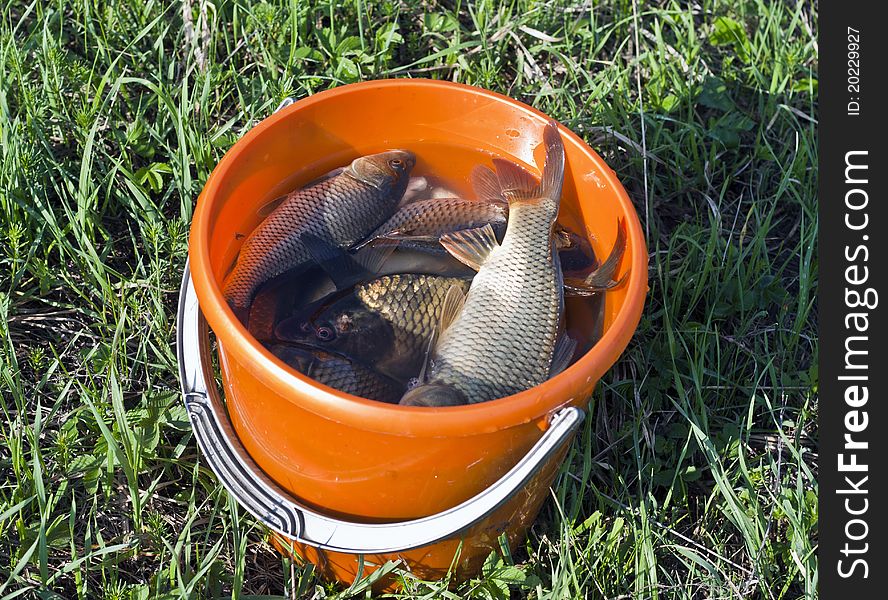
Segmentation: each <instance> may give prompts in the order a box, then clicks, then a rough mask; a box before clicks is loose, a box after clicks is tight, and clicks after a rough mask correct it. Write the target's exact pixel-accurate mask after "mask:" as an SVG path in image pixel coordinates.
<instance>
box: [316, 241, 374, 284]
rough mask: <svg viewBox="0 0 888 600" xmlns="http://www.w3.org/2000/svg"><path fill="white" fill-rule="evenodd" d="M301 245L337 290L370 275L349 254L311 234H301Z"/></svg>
mask: <svg viewBox="0 0 888 600" xmlns="http://www.w3.org/2000/svg"><path fill="white" fill-rule="evenodd" d="M302 245H303V246H305V249H306V251H308V253H309V254H310V255H311V258H312V260H313V261H314V262H316V263H317V265H318V266H319V267H320V268H321V269H323V270H324V272H325V273H326V274H327V275H328V276H329V277H330V279H331V280H332V281H333V284H334V285H335V286H336V289H337V290H343V289H346V288H349V287H351V286H353V285H354V284H356V283H357V282H359V281H361V279H365V278H367V277H368V276H370V275H371V273H370V272H369V271H367V269H366V268H365V267H364V265H362V264H361V263H360V262H358V261H357V260H355V257H353V256H352V255H351V254H349V253H348V252H346V251H345V250H343V249H342V248H339V247H338V246H335V245H333V244H331V243H330V242H328V241H327V240H324V239H321V238H320V237H318V236H316V235H314V234H313V233H303V234H302Z"/></svg>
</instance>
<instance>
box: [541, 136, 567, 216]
mask: <svg viewBox="0 0 888 600" xmlns="http://www.w3.org/2000/svg"><path fill="white" fill-rule="evenodd" d="M543 143H544V144H546V164H545V166H544V167H543V179H542V180H541V181H540V196H542V197H544V198H551V199H553V200H557V199H559V198H561V186H562V185H563V184H564V142H563V141H562V140H561V134H560V133H558V123H556V122H555V121H549V122H548V123H547V124H546V128H545V129H544V130H543Z"/></svg>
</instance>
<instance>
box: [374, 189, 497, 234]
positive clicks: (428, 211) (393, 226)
mask: <svg viewBox="0 0 888 600" xmlns="http://www.w3.org/2000/svg"><path fill="white" fill-rule="evenodd" d="M485 223H491V224H492V225H493V226H494V227H495V228H498V229H503V228H505V224H506V206H505V204H504V203H503V202H492V201H483V200H467V199H465V198H432V199H428V200H419V201H417V202H412V203H410V204H407V205H406V206H403V207H401V208H400V209H399V210H398V212H396V213H395V214H394V215H393V216H392V217H391V218H390V219H388V220H387V221H386V222H385V223H383V224H382V225H381V226H379V227H378V228H377V229H376V231H374V232H373V233H371V234H370V236H369V239H370V240H373V239H375V238H379V237H382V236H386V235H391V234H398V235H409V236H439V235H441V234H444V233H447V232H449V231H456V230H458V229H471V228H474V227H481V226H482V225H484V224H485Z"/></svg>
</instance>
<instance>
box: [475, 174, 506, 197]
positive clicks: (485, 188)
mask: <svg viewBox="0 0 888 600" xmlns="http://www.w3.org/2000/svg"><path fill="white" fill-rule="evenodd" d="M469 179H470V180H471V182H472V190H473V191H474V192H475V196H477V197H478V200H487V201H491V200H492V201H499V202H505V200H506V199H505V198H504V197H503V195H502V193H500V184H499V179H498V178H497V176H496V173H494V172H493V169H491V168H490V167H485V166H484V165H475V168H473V169H472V174H471V176H470V177H469Z"/></svg>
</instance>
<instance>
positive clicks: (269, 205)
mask: <svg viewBox="0 0 888 600" xmlns="http://www.w3.org/2000/svg"><path fill="white" fill-rule="evenodd" d="M287 196H289V194H284V195H283V196H278V197H277V198H275V199H274V200H269V201H268V202H266V203H265V204H263V205H262V206H260V207H259V209H258V210H257V211H256V214H257V215H259V216H260V217H262V218H265V217H267V216H268V215H270V214H271V213H273V212H274V209H276V208H277V207H278V206H280V205H281V204H283V202H284V200H286V199H287Z"/></svg>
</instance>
